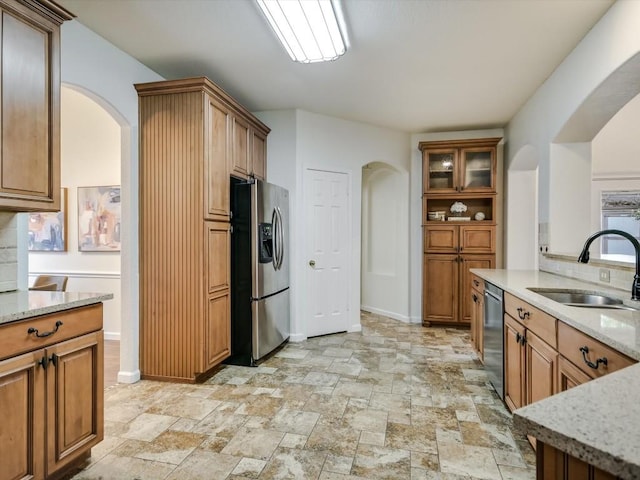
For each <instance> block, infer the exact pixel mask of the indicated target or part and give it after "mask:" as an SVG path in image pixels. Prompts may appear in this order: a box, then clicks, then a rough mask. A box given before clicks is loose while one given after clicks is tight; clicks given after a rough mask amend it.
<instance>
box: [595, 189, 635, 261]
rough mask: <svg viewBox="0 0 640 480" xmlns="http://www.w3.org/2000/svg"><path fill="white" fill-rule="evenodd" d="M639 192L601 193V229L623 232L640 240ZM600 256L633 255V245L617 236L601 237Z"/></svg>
mask: <svg viewBox="0 0 640 480" xmlns="http://www.w3.org/2000/svg"><path fill="white" fill-rule="evenodd" d="M638 208H640V191H617V192H602V229H603V230H606V229H616V230H623V231H625V232H627V233H629V234H631V235H633V236H634V237H636V238H637V239H638V240H640V221H639V220H637V219H636V217H635V215H636V212H637V210H638ZM602 254H608V255H635V250H634V249H633V245H631V243H630V242H629V241H628V240H627V239H626V238H623V237H621V236H619V235H605V236H604V237H602Z"/></svg>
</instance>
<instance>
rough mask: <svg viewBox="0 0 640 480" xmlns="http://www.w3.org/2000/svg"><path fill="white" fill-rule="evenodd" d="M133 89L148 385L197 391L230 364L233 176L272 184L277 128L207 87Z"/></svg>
mask: <svg viewBox="0 0 640 480" xmlns="http://www.w3.org/2000/svg"><path fill="white" fill-rule="evenodd" d="M135 87H136V90H137V91H138V96H139V112H140V113H139V114H140V242H139V245H140V253H139V255H140V330H141V331H140V367H141V372H142V377H143V378H149V379H164V380H172V381H183V382H195V381H198V380H200V379H202V378H203V377H205V376H206V374H207V372H208V371H209V370H211V369H212V368H213V367H215V366H216V365H217V364H219V363H220V362H221V361H223V360H224V359H225V358H227V357H228V356H229V355H230V348H231V337H230V332H231V325H230V283H231V282H230V276H231V272H230V260H231V259H230V253H231V252H230V245H231V243H230V224H229V202H230V198H229V187H230V175H233V176H236V177H239V178H248V176H250V175H251V176H255V177H257V178H262V179H264V177H265V168H266V138H267V134H268V133H269V128H268V127H267V126H265V125H264V124H263V123H261V122H260V121H259V120H258V119H257V118H255V117H254V116H253V115H252V114H251V113H249V112H248V111H247V110H246V109H244V108H243V107H242V106H241V105H240V104H238V103H237V102H236V101H235V100H234V99H233V98H232V97H230V96H229V95H228V94H227V93H226V92H224V91H223V90H222V89H221V88H219V87H218V86H217V85H215V84H214V83H213V82H211V81H210V80H209V79H207V78H205V77H199V78H190V79H183V80H171V81H162V82H153V83H146V84H138V85H136V86H135Z"/></svg>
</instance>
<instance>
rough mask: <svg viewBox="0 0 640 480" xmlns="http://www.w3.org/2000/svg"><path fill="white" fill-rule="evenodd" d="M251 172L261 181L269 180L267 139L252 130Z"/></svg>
mask: <svg viewBox="0 0 640 480" xmlns="http://www.w3.org/2000/svg"><path fill="white" fill-rule="evenodd" d="M251 134H252V141H251V145H252V149H253V150H252V155H251V172H252V173H253V176H254V177H256V178H259V179H260V180H266V178H267V137H266V136H265V135H263V134H262V133H260V132H256V131H255V130H252V132H251Z"/></svg>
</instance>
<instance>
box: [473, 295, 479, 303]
mask: <svg viewBox="0 0 640 480" xmlns="http://www.w3.org/2000/svg"><path fill="white" fill-rule="evenodd" d="M473 303H478V296H477V295H476V294H475V293H474V294H473Z"/></svg>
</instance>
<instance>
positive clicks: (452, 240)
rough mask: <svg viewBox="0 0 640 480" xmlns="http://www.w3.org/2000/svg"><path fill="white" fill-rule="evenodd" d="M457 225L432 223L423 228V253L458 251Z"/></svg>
mask: <svg viewBox="0 0 640 480" xmlns="http://www.w3.org/2000/svg"><path fill="white" fill-rule="evenodd" d="M458 237H459V232H458V227H457V225H434V226H427V227H425V229H424V251H425V253H458V246H459V241H458Z"/></svg>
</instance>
